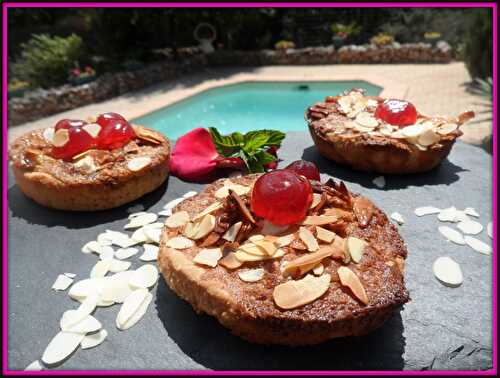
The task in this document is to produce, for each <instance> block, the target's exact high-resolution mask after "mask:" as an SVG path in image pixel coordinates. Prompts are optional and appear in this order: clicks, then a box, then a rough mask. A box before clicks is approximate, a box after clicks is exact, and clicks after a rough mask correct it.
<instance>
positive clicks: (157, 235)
mask: <svg viewBox="0 0 500 378" xmlns="http://www.w3.org/2000/svg"><path fill="white" fill-rule="evenodd" d="M149 226H150V225H149V224H148V225H146V226H144V227H143V230H144V234H145V235H146V237H147V240H146V241H151V242H153V243H156V244H160V239H161V233H162V230H161V229H159V228H151V227H149Z"/></svg>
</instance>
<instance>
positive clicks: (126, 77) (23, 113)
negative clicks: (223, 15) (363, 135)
mask: <svg viewBox="0 0 500 378" xmlns="http://www.w3.org/2000/svg"><path fill="white" fill-rule="evenodd" d="M451 60H452V51H451V48H450V46H449V45H448V44H447V43H446V42H444V41H441V42H438V43H437V44H436V46H435V47H434V46H431V45H430V44H424V43H415V44H399V43H394V44H392V45H390V46H384V47H377V46H375V45H351V46H343V47H341V48H340V49H338V50H336V49H335V48H334V47H333V46H324V47H308V48H303V49H289V50H280V51H275V50H260V51H231V50H218V51H215V52H214V53H212V54H208V55H203V54H201V53H199V52H198V51H195V53H192V54H191V53H190V54H187V55H185V56H181V60H180V61H179V62H173V61H172V60H170V59H169V60H167V61H165V62H161V63H152V64H149V65H147V66H145V67H144V68H141V69H138V70H135V71H129V72H118V73H113V74H109V73H108V74H104V75H102V76H99V77H98V78H97V79H96V80H95V81H93V82H91V83H88V84H83V85H78V86H71V85H64V86H62V87H58V88H52V89H49V90H43V89H38V90H34V91H31V92H28V93H26V94H25V95H24V96H23V97H19V98H12V99H10V100H9V103H8V119H9V125H17V124H20V123H24V122H29V121H33V120H36V119H38V118H42V117H46V116H49V115H51V114H55V113H59V112H63V111H65V110H69V109H74V108H77V107H80V106H83V105H88V104H91V103H93V102H98V101H103V100H107V99H109V98H112V97H115V96H119V95H122V94H124V93H127V92H129V91H133V90H138V89H141V88H144V87H147V86H149V85H152V84H155V83H158V82H160V81H168V80H175V79H176V78H178V77H179V75H183V74H187V73H190V72H194V71H198V70H199V69H201V68H204V67H213V66H235V65H237V66H265V65H314V64H353V63H367V64H368V63H449V62H450V61H451Z"/></svg>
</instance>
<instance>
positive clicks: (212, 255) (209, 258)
mask: <svg viewBox="0 0 500 378" xmlns="http://www.w3.org/2000/svg"><path fill="white" fill-rule="evenodd" d="M221 258H222V252H221V250H220V248H209V249H202V250H201V251H200V252H198V254H197V255H196V256H195V257H194V258H193V261H194V262H195V263H197V264H201V265H207V266H210V267H212V268H215V267H216V266H217V263H218V262H219V260H220V259H221Z"/></svg>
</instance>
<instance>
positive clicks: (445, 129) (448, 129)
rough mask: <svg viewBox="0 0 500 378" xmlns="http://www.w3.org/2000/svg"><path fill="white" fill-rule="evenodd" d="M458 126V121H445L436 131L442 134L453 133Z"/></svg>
mask: <svg viewBox="0 0 500 378" xmlns="http://www.w3.org/2000/svg"><path fill="white" fill-rule="evenodd" d="M457 128H458V125H457V124H456V123H445V124H443V125H441V126H439V127H438V128H437V129H436V132H437V133H438V134H441V135H447V134H449V133H452V132H453V131H455V130H456V129H457Z"/></svg>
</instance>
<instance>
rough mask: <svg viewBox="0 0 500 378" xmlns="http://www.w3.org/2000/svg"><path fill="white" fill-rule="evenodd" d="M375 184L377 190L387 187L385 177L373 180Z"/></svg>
mask: <svg viewBox="0 0 500 378" xmlns="http://www.w3.org/2000/svg"><path fill="white" fill-rule="evenodd" d="M372 182H373V184H374V185H375V186H376V187H377V188H380V189H382V188H383V187H385V177H384V176H378V177H375V178H374V179H373V180H372Z"/></svg>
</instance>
